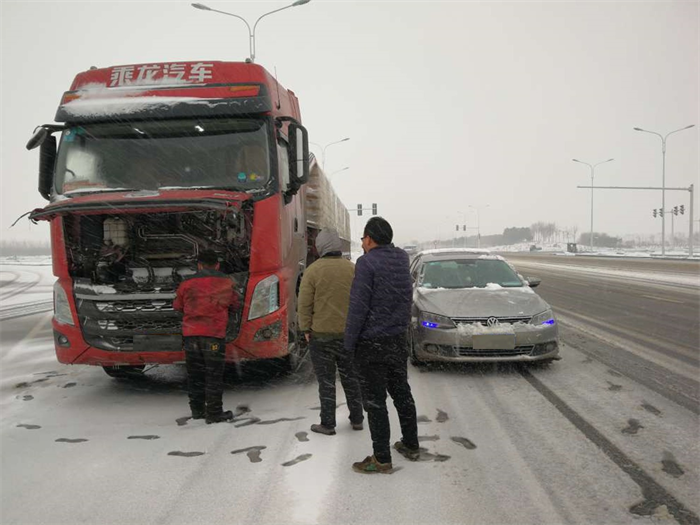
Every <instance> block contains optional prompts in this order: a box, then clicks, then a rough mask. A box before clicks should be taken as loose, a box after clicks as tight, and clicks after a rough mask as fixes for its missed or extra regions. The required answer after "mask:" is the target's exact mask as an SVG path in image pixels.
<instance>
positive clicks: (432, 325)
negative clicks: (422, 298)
mask: <svg viewBox="0 0 700 525" xmlns="http://www.w3.org/2000/svg"><path fill="white" fill-rule="evenodd" d="M422 324H423V326H425V327H426V328H437V326H438V325H437V323H429V322H428V321H423V323H422Z"/></svg>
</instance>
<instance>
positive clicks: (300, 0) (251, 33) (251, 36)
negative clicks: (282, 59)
mask: <svg viewBox="0 0 700 525" xmlns="http://www.w3.org/2000/svg"><path fill="white" fill-rule="evenodd" d="M310 1H311V0H297V1H296V2H294V3H293V4H290V5H288V6H285V7H280V8H279V9H275V10H274V11H270V12H268V13H265V14H264V15H261V16H260V17H258V19H257V20H256V21H255V24H254V25H253V29H252V30H251V29H250V24H249V23H248V21H247V20H246V19H245V18H243V17H242V16H238V15H234V14H233V13H227V12H226V11H219V10H218V9H212V8H211V7H208V6H206V5H204V4H191V5H192V7H194V8H195V9H201V10H202V11H213V12H214V13H221V14H222V15H228V16H233V17H235V18H238V19H239V20H243V23H244V24H245V25H246V27H247V28H248V46H249V48H250V58H248V60H246V62H251V63H252V64H255V28H256V27H258V23H259V22H260V20H262V19H263V18H265V17H266V16H268V15H271V14H273V13H279V12H280V11H284V10H285V9H289V8H290V7H297V6H300V5H304V4H308V3H309V2H310Z"/></svg>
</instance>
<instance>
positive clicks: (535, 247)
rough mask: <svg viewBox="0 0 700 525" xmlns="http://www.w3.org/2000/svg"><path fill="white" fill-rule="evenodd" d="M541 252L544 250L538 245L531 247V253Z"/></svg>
mask: <svg viewBox="0 0 700 525" xmlns="http://www.w3.org/2000/svg"><path fill="white" fill-rule="evenodd" d="M541 250H542V248H540V247H539V246H537V245H536V244H532V245H530V251H531V252H539V251H541Z"/></svg>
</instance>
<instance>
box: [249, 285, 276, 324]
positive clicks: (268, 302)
mask: <svg viewBox="0 0 700 525" xmlns="http://www.w3.org/2000/svg"><path fill="white" fill-rule="evenodd" d="M279 307H280V280H279V277H277V276H276V275H270V276H269V277H265V278H264V279H263V280H262V281H260V282H259V283H258V284H256V285H255V291H254V292H253V298H252V299H251V300H250V311H249V312H248V320H252V319H257V318H258V317H263V316H264V315H268V314H271V313H272V312H274V311H276V310H278V309H279Z"/></svg>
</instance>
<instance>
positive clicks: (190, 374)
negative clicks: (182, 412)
mask: <svg viewBox="0 0 700 525" xmlns="http://www.w3.org/2000/svg"><path fill="white" fill-rule="evenodd" d="M183 340H184V346H185V364H186V367H187V393H188V395H189V398H190V409H191V410H192V415H207V416H217V415H220V414H221V412H222V411H223V407H222V400H221V398H222V396H223V392H224V353H225V350H226V342H225V341H224V340H223V339H217V338H215V337H202V336H196V337H184V338H183Z"/></svg>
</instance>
